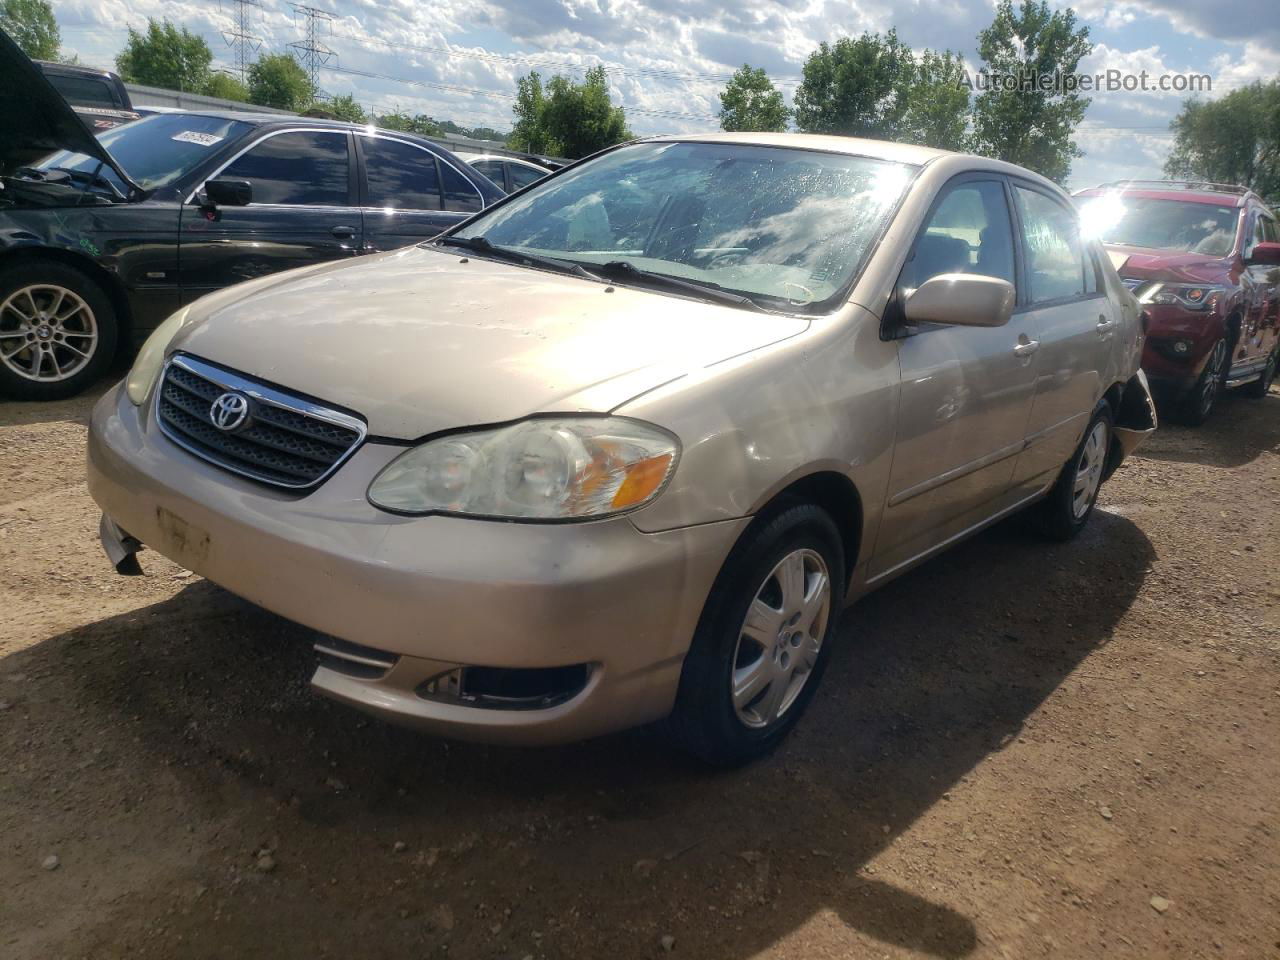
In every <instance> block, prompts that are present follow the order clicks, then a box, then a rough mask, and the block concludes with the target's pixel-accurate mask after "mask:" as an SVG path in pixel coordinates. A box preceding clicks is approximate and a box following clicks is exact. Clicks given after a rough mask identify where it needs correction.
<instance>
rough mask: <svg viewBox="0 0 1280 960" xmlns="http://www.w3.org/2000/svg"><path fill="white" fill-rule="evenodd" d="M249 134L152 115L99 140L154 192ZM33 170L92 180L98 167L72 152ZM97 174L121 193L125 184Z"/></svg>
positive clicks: (206, 121) (192, 117) (188, 118)
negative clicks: (229, 142)
mask: <svg viewBox="0 0 1280 960" xmlns="http://www.w3.org/2000/svg"><path fill="white" fill-rule="evenodd" d="M249 128H250V125H249V124H247V123H242V122H241V121H239V120H225V119H223V118H221V117H203V116H199V115H197V114H189V113H157V114H153V115H152V116H149V117H143V118H142V119H141V120H134V121H133V122H132V123H126V124H123V125H121V126H118V127H114V128H112V129H111V130H106V131H104V132H103V133H101V134H99V135H98V140H99V142H101V144H102V145H103V146H104V147H106V148H107V152H108V153H110V154H111V156H112V157H114V158H115V160H116V162H117V163H119V164H120V166H122V167H124V169H125V172H126V173H128V174H129V176H130V177H132V178H133V180H134V182H136V183H137V184H138V186H140V187H142V188H143V189H144V190H154V189H156V188H157V187H163V186H166V185H168V184H170V183H173V182H174V181H175V180H177V179H179V178H180V177H182V176H183V175H184V174H186V173H187V172H188V171H189V170H191V169H192V168H193V167H194V166H196V165H197V164H198V163H200V161H202V160H203V159H204V158H205V157H207V156H208V155H209V151H210V150H214V149H216V148H217V147H218V146H219V145H220V144H222V143H223V142H224V141H226V140H229V139H235V138H238V137H240V136H242V135H243V134H244V133H245V131H247V130H248V129H249ZM33 166H34V167H35V169H37V170H43V171H53V170H71V171H75V172H77V173H86V174H91V173H93V172H94V170H96V169H97V167H98V161H97V160H95V159H94V158H93V157H90V156H87V155H86V154H83V153H77V152H76V151H74V150H59V151H58V152H56V153H54V154H51V155H50V156H48V157H45V158H44V159H43V160H41V161H40V162H39V163H36V164H33ZM100 172H101V174H102V176H105V177H107V178H108V179H109V180H111V181H112V182H113V183H114V184H115V185H116V187H117V189H119V190H120V192H121V193H124V192H125V189H124V184H123V183H120V182H119V178H118V177H116V175H115V174H114V173H112V172H111V171H110V170H108V169H107V168H106V167H103V168H102V170H101V171H100Z"/></svg>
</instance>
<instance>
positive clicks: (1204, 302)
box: [1141, 283, 1227, 310]
mask: <svg viewBox="0 0 1280 960" xmlns="http://www.w3.org/2000/svg"><path fill="white" fill-rule="evenodd" d="M1226 292H1227V291H1226V287H1207V286H1195V285H1190V284H1182V283H1157V284H1155V285H1154V286H1152V287H1151V288H1150V289H1148V290H1146V291H1145V292H1144V293H1143V294H1142V300H1141V302H1142V303H1176V304H1178V305H1179V306H1182V307H1186V308H1187V309H1189V310H1208V309H1209V308H1210V307H1211V306H1212V305H1213V302H1214V300H1216V299H1217V298H1218V297H1219V296H1221V295H1222V294H1224V293H1226Z"/></svg>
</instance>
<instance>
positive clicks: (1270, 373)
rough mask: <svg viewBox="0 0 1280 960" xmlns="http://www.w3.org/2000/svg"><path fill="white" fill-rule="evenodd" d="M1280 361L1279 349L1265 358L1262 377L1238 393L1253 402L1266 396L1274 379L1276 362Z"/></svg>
mask: <svg viewBox="0 0 1280 960" xmlns="http://www.w3.org/2000/svg"><path fill="white" fill-rule="evenodd" d="M1278 359H1280V347H1277V348H1276V349H1275V350H1273V351H1272V352H1271V356H1269V357H1268V358H1267V365H1266V366H1265V367H1264V368H1263V370H1262V376H1260V377H1259V378H1258V379H1257V380H1255V381H1253V383H1250V384H1249V385H1248V386H1246V387H1244V388H1243V389H1242V390H1241V391H1240V392H1241V393H1242V394H1244V395H1245V396H1246V397H1252V398H1253V399H1254V400H1261V399H1262V398H1263V397H1265V396H1266V395H1267V391H1268V390H1270V389H1271V381H1273V380H1275V378H1276V361H1277V360H1278Z"/></svg>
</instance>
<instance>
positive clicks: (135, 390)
mask: <svg viewBox="0 0 1280 960" xmlns="http://www.w3.org/2000/svg"><path fill="white" fill-rule="evenodd" d="M190 311H191V308H190V307H183V308H182V309H181V310H179V311H178V312H177V313H175V314H174V315H173V316H171V317H170V318H169V319H168V320H166V321H165V322H164V323H162V324H160V326H158V327H156V328H155V330H153V331H151V336H149V337H147V342H146V343H144V344H143V345H142V349H141V350H139V351H138V358H137V359H136V360H134V361H133V366H132V367H131V368H130V369H129V376H128V377H127V378H126V379H125V383H124V389H125V392H126V393H128V394H129V399H130V400H132V401H133V402H134V404H136V405H137V406H142V404H143V403H144V402H145V401H146V399H147V394H148V393H150V392H151V386H152V384H154V383H155V382H156V377H157V376H159V374H160V368H161V367H163V366H164V353H165V351H166V350H167V349H168V348H169V343H170V341H172V340H173V338H174V337H175V336H177V334H178V331H179V330H181V329H182V327H183V325H184V324H185V323H186V322H187V314H188V313H189V312H190Z"/></svg>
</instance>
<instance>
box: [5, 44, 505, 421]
mask: <svg viewBox="0 0 1280 960" xmlns="http://www.w3.org/2000/svg"><path fill="white" fill-rule="evenodd" d="M0 116H3V117H4V118H5V126H6V130H5V132H6V134H9V135H7V136H5V137H3V138H0V394H7V395H9V396H14V397H20V398H25V399H49V398H54V397H65V396H69V395H71V394H74V393H76V392H78V391H79V390H81V389H82V388H83V387H84V386H86V385H87V384H88V383H90V382H91V381H93V380H94V379H95V378H96V377H99V376H101V374H102V372H103V371H104V370H105V368H106V366H107V364H108V363H109V362H110V360H111V358H112V355H113V353H114V350H115V347H116V344H117V343H121V344H122V345H125V346H131V345H132V344H134V343H137V342H141V340H143V339H145V337H146V336H147V334H149V333H150V332H151V331H152V330H153V329H155V327H156V326H157V325H158V324H159V323H160V322H161V321H162V320H164V318H165V317H167V316H169V315H171V314H172V313H173V312H174V311H175V310H177V309H178V308H179V307H181V306H182V305H183V304H186V303H190V302H191V301H193V300H195V299H197V298H198V297H201V296H203V295H204V294H206V293H209V292H211V291H214V290H219V289H221V288H223V287H226V286H229V285H231V284H234V283H239V282H240V281H242V280H248V279H252V278H254V277H260V276H262V275H264V274H268V273H274V272H275V271H277V270H283V269H285V268H288V267H295V266H299V265H302V264H310V263H317V262H321V261H325V260H345V259H349V258H351V257H354V256H357V255H359V254H366V253H374V252H377V251H379V250H390V249H394V248H395V247H400V246H403V245H405V244H409V243H416V242H419V241H421V240H424V239H427V238H429V237H432V236H434V235H435V234H437V233H439V232H440V231H441V230H443V229H445V228H446V227H449V226H453V225H455V224H457V223H459V222H460V221H462V220H464V219H466V218H467V217H468V216H470V215H471V214H472V213H474V212H476V211H478V210H481V209H483V208H484V206H485V205H487V204H489V203H492V202H493V201H494V200H497V199H499V198H500V197H501V196H502V195H503V194H502V191H501V190H499V189H498V188H497V187H495V186H494V185H493V184H491V183H489V182H488V180H486V179H485V178H484V177H482V176H479V175H478V174H477V173H476V172H475V171H473V170H472V169H471V168H470V167H468V166H467V165H466V164H465V163H463V162H462V161H461V160H459V159H458V158H456V157H454V156H453V155H452V154H451V153H449V152H448V151H446V150H444V149H443V148H441V147H439V146H436V145H435V144H432V143H429V142H427V141H425V140H421V139H419V138H417V137H413V136H410V135H406V134H400V133H385V132H383V131H376V130H370V129H368V128H366V127H363V126H357V125H353V124H346V123H338V122H333V121H324V120H312V119H303V118H298V117H289V116H282V115H279V114H275V115H256V114H245V113H231V112H226V113H223V112H217V111H209V112H192V111H169V112H164V113H156V114H154V115H151V116H148V117H143V118H142V119H141V120H137V121H135V122H133V123H128V124H124V125H123V126H119V127H115V128H114V129H111V130H107V131H105V132H103V133H102V134H101V136H100V137H96V138H95V137H94V136H93V135H92V134H91V133H90V131H89V130H88V129H87V128H86V127H85V125H84V124H83V123H82V122H81V121H80V119H79V118H78V117H77V116H76V115H75V114H74V113H72V111H71V109H70V108H69V107H68V106H67V103H66V102H65V101H64V100H63V98H62V97H61V96H60V95H59V94H58V93H57V91H55V90H54V89H53V88H52V87H51V86H50V85H49V83H48V81H47V80H46V79H45V78H44V77H43V76H42V75H41V73H40V71H39V70H38V69H37V68H36V67H35V65H34V64H32V62H31V61H30V60H28V59H27V58H26V56H25V55H23V54H22V52H21V51H20V50H19V49H18V48H17V46H16V45H14V44H13V42H12V41H11V40H10V39H9V38H8V37H7V36H4V35H3V34H0Z"/></svg>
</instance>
